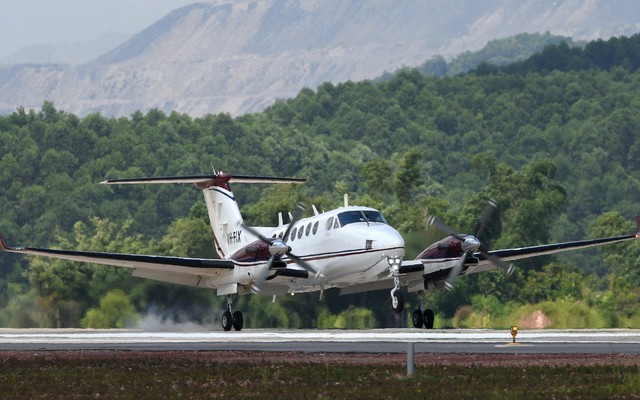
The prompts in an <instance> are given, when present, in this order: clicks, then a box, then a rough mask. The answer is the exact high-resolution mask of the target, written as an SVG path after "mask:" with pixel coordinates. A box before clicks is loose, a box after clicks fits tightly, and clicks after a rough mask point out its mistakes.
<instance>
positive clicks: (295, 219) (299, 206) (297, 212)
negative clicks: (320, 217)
mask: <svg viewBox="0 0 640 400" xmlns="http://www.w3.org/2000/svg"><path fill="white" fill-rule="evenodd" d="M304 210H306V207H305V205H304V204H302V203H298V204H296V209H295V210H293V214H291V222H290V223H289V226H288V227H287V230H286V231H285V232H284V235H283V236H282V237H283V239H284V240H287V239H288V238H289V233H290V232H291V229H293V226H294V225H295V224H296V222H298V219H300V215H302V213H303V212H304Z"/></svg>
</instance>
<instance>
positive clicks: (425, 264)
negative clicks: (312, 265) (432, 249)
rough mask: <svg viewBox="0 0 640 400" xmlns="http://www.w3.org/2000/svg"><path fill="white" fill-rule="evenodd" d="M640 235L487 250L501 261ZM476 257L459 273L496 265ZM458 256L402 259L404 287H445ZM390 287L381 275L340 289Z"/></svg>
mask: <svg viewBox="0 0 640 400" xmlns="http://www.w3.org/2000/svg"><path fill="white" fill-rule="evenodd" d="M636 238H640V232H639V233H636V234H631V235H624V236H613V237H606V238H599V239H591V240H578V241H573V242H565V243H554V244H545V245H539V246H528V247H520V248H513V249H502V250H493V251H489V252H488V253H489V254H490V255H491V256H493V257H498V258H500V259H501V260H502V261H505V262H508V261H515V260H522V259H525V258H533V257H538V256H544V255H550V254H556V253H561V252H564V251H569V250H579V249H585V248H589V247H596V246H603V245H606V244H611V243H619V242H624V241H627V240H632V239H636ZM474 258H475V260H473V259H472V258H471V257H468V258H467V262H466V263H465V266H466V267H467V269H466V270H464V272H463V273H462V275H469V274H476V273H480V272H485V271H490V270H493V269H496V268H497V267H496V266H495V265H494V264H493V263H492V262H491V261H490V260H489V259H487V258H486V257H484V256H483V255H482V254H481V253H479V252H478V253H476V254H474ZM457 260H458V259H457V258H439V259H416V260H404V261H403V262H402V265H401V266H400V269H399V273H400V281H401V282H402V285H403V286H407V287H408V288H409V291H413V290H411V289H412V287H413V286H415V287H416V290H421V289H423V288H424V285H427V286H429V284H430V283H431V284H433V285H434V288H440V287H444V286H443V285H442V283H443V282H444V279H446V278H447V276H448V275H449V271H450V270H451V269H452V268H453V267H454V266H455V264H456V262H457ZM392 287H393V279H392V278H391V276H387V277H384V278H382V279H381V280H379V281H377V282H371V283H362V284H358V285H353V286H350V287H346V288H342V289H341V290H340V294H343V295H344V294H353V293H361V292H368V291H374V290H380V289H390V288H392Z"/></svg>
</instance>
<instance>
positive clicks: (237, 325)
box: [233, 311, 244, 331]
mask: <svg viewBox="0 0 640 400" xmlns="http://www.w3.org/2000/svg"><path fill="white" fill-rule="evenodd" d="M243 325H244V317H243V316H242V312H240V311H236V312H234V313H233V329H235V330H236V331H241V330H242V326H243Z"/></svg>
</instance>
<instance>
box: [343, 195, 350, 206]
mask: <svg viewBox="0 0 640 400" xmlns="http://www.w3.org/2000/svg"><path fill="white" fill-rule="evenodd" d="M344 206H345V207H349V195H348V194H347V193H345V194H344Z"/></svg>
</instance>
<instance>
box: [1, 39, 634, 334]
mask: <svg viewBox="0 0 640 400" xmlns="http://www.w3.org/2000/svg"><path fill="white" fill-rule="evenodd" d="M639 45H640V35H635V36H633V37H630V38H614V39H611V40H609V41H598V42H593V43H592V44H590V45H587V46H586V47H584V48H583V49H580V48H572V47H569V46H568V45H566V44H559V45H555V46H551V47H548V48H546V49H545V50H544V51H543V52H542V53H540V54H539V55H535V56H533V57H531V58H530V59H528V60H526V61H523V62H522V63H520V64H515V65H511V66H507V67H495V66H492V65H489V64H484V65H481V66H480V67H479V68H477V69H476V70H475V71H474V72H472V73H468V74H464V75H458V76H449V77H434V76H424V75H423V74H421V73H420V72H419V71H417V70H408V71H402V72H401V73H399V74H397V75H396V76H395V77H393V78H392V79H390V80H388V81H385V82H379V83H373V82H369V81H364V82H347V83H344V84H339V85H333V84H330V83H325V84H323V85H321V86H320V87H318V89H317V90H316V91H312V90H309V89H306V90H303V91H301V92H300V93H299V94H298V95H297V96H296V97H295V98H293V99H289V100H281V101H278V102H277V103H276V104H274V105H273V106H271V107H269V108H268V109H267V110H266V111H264V112H262V113H259V114H246V115H243V116H240V117H237V118H232V117H230V116H229V115H226V114H219V115H206V116H204V117H201V118H192V117H190V116H188V115H184V114H178V113H170V114H166V113H164V112H161V111H158V110H152V111H150V112H148V113H146V114H143V113H141V112H136V113H134V114H132V115H131V116H130V117H128V118H106V117H103V116H101V115H100V114H91V115H89V116H87V117H84V118H78V117H77V116H75V115H72V114H67V113H65V112H64V111H62V110H58V109H56V108H55V106H54V104H52V103H49V102H46V103H44V105H43V107H42V110H41V111H40V112H25V111H24V110H17V111H16V112H14V113H12V114H11V115H9V116H6V117H0V164H1V165H0V188H1V189H0V209H1V211H2V212H1V213H0V232H2V233H3V234H4V235H5V236H6V239H7V241H8V242H9V243H10V244H28V245H31V246H59V247H63V248H80V249H85V250H86V249H91V250H109V251H126V252H140V253H142V252H144V253H159V254H173V255H190V256H202V255H212V248H211V247H212V246H211V244H210V241H209V240H210V239H209V238H210V234H209V232H208V229H209V228H208V226H207V224H206V219H205V218H206V217H205V214H206V213H205V212H204V206H203V205H202V203H201V199H200V193H199V192H198V191H197V190H196V189H194V188H185V187H171V186H163V187H126V188H122V187H107V186H103V185H99V184H98V182H100V181H102V180H104V179H106V178H117V177H135V176H160V175H173V174H196V173H207V172H210V171H211V168H212V167H214V168H216V169H217V170H224V171H229V172H234V173H240V174H262V175H278V176H296V177H306V178H309V181H308V183H307V184H305V185H302V186H296V187H295V188H289V187H281V186H278V187H272V186H264V187H257V186H251V187H249V186H242V185H236V186H234V192H235V193H236V194H237V195H238V198H239V202H240V204H241V205H244V207H243V211H244V212H245V214H246V216H247V219H248V220H249V221H250V222H251V223H255V224H270V223H271V224H273V223H275V222H276V213H277V212H278V211H287V210H290V209H292V208H293V206H294V204H295V203H296V202H297V201H303V202H305V203H307V204H310V203H313V204H316V205H317V206H318V208H319V209H322V208H325V209H328V208H330V207H333V206H336V205H339V204H340V203H341V202H342V194H343V193H349V194H350V197H351V202H352V203H357V204H361V205H370V206H374V207H378V208H379V209H381V210H382V212H383V213H384V214H385V215H386V217H387V219H388V220H389V222H390V223H391V224H393V225H394V226H396V227H398V228H399V230H400V231H401V232H402V233H403V234H404V235H405V237H406V240H407V246H408V248H407V252H408V255H409V256H415V255H416V254H417V253H418V251H420V250H421V249H422V248H424V247H426V245H428V244H429V243H430V240H433V239H435V238H437V237H438V236H437V235H438V233H437V232H434V231H431V230H428V229H426V227H425V224H424V221H425V218H426V217H427V216H428V215H437V216H439V217H440V218H442V219H443V220H444V221H445V222H447V223H448V224H449V225H451V226H454V227H459V228H460V229H461V230H463V231H464V230H466V231H470V230H472V229H473V226H474V224H475V219H476V218H477V216H478V215H479V213H480V211H481V210H482V208H483V206H484V203H485V201H486V200H487V199H488V198H493V199H495V200H496V201H497V202H498V204H499V207H500V209H499V212H498V213H497V216H496V219H495V220H494V221H493V223H492V224H491V225H490V226H489V227H488V229H487V230H486V231H485V237H484V238H483V239H484V240H485V241H486V243H487V245H488V246H489V247H490V248H494V249H495V248H502V247H512V246H524V245H530V244H538V243H545V242H548V241H556V240H558V241H564V240H572V239H578V238H585V237H593V236H599V235H612V234H625V233H629V232H630V231H632V230H633V229H634V226H635V225H634V223H633V219H634V218H633V217H634V216H635V215H636V213H638V212H640V194H639V193H640V113H639V112H638V111H639V110H638V108H639V107H640V74H639V73H638V72H637V60H636V59H635V58H634V55H637V54H639V53H638V52H637V51H634V49H635V48H637V47H638V46H639ZM517 267H518V269H517V273H516V274H514V275H513V276H511V277H508V278H507V277H505V276H504V275H503V274H502V273H500V272H496V273H487V274H481V275H480V276H475V277H470V278H465V279H460V280H458V282H457V285H456V288H455V290H454V291H452V292H446V291H440V292H434V293H432V294H430V295H429V296H428V299H427V300H428V302H429V305H430V307H432V308H433V309H434V310H436V312H439V314H438V318H437V321H436V323H437V324H439V325H440V326H473V327H482V326H508V325H510V324H513V323H517V322H518V321H514V319H520V318H526V317H527V316H529V315H530V314H532V313H533V312H534V311H537V310H541V311H543V312H544V313H545V314H547V315H549V316H550V318H551V323H552V324H553V326H558V327H562V326H573V327H582V326H590V327H598V326H610V327H618V326H636V327H637V326H640V305H639V303H638V302H639V300H640V290H639V289H638V287H639V284H640V272H639V271H640V268H639V267H640V246H639V245H638V244H637V243H629V244H625V245H618V246H610V247H608V248H606V249H605V250H602V251H598V252H596V251H589V252H580V254H575V255H573V256H571V257H563V258H561V259H551V258H545V259H542V260H533V261H529V262H522V263H518V264H517ZM0 268H1V271H2V274H1V275H0V280H1V282H2V284H1V286H0V287H1V292H0V306H1V307H2V308H1V309H0V324H1V325H3V326H78V325H82V326H124V325H126V324H130V323H132V321H134V320H135V319H136V318H138V316H139V315H140V314H145V313H157V314H159V315H161V316H163V317H171V318H173V319H179V320H182V319H188V320H195V321H199V322H205V323H207V322H210V321H215V320H217V318H218V314H219V313H220V311H219V310H220V309H221V305H222V300H220V299H217V298H216V297H215V292H214V291H207V290H203V289H190V288H183V287H178V286H172V285H163V284H158V283H155V282H150V281H144V280H138V279H134V278H130V277H129V272H128V271H126V270H123V269H113V268H106V267H94V266H87V265H76V264H72V263H68V262H64V261H51V260H46V259H38V258H33V259H26V258H21V257H17V256H13V255H8V254H5V253H3V254H2V255H1V256H0ZM407 298H408V299H409V301H415V299H413V298H409V297H407ZM239 303H240V305H239V307H240V308H242V309H244V310H246V313H245V319H246V325H247V326H248V327H272V326H280V327H285V326H291V327H302V326H304V327H312V326H320V327H331V326H335V327H343V326H352V327H355V326H381V327H385V326H393V325H405V324H406V317H407V316H401V317H400V319H399V320H398V319H394V316H393V315H392V312H391V311H390V309H389V304H388V292H386V291H385V292H380V293H369V294H365V295H360V296H346V297H338V296H337V294H336V293H334V292H331V293H328V294H327V295H326V296H325V297H324V298H323V299H322V300H318V296H317V294H310V295H304V296H295V298H291V297H287V298H283V299H280V300H277V301H276V302H275V303H271V298H265V297H260V296H247V297H242V298H241V299H240V300H239ZM408 309H409V310H410V309H411V305H409V307H408ZM562 324H564V325H562Z"/></svg>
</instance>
